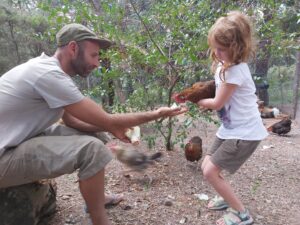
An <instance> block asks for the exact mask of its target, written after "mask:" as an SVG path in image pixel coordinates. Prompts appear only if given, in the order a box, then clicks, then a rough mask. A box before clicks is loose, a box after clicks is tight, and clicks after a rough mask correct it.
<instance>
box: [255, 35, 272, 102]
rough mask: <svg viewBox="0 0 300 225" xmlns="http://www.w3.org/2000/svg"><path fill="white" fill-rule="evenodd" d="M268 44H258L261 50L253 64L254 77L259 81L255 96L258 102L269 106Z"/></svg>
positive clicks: (265, 41) (263, 41)
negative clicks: (260, 101)
mask: <svg viewBox="0 0 300 225" xmlns="http://www.w3.org/2000/svg"><path fill="white" fill-rule="evenodd" d="M269 44H270V41H269V40H262V41H261V42H260V43H259V49H260V50H261V52H260V54H259V56H258V59H257V60H256V62H255V72H254V75H255V76H257V77H260V78H261V79H260V81H259V82H258V83H257V84H256V89H257V95H258V97H259V99H260V100H262V101H264V105H265V106H267V105H269V93H268V87H269V86H268V85H267V74H268V69H269V59H270V54H269V52H268V50H267V48H266V46H267V45H269Z"/></svg>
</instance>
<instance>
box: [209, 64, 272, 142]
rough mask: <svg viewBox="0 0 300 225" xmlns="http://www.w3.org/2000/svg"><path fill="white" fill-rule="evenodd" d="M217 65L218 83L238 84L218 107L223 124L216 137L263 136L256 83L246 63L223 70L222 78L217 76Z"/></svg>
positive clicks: (217, 72)
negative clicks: (227, 99)
mask: <svg viewBox="0 0 300 225" xmlns="http://www.w3.org/2000/svg"><path fill="white" fill-rule="evenodd" d="M220 69H221V66H219V67H218V69H217V70H216V73H215V82H216V87H217V90H216V91H218V87H219V85H220V84H221V83H222V82H226V83H229V84H235V85H237V88H236V90H235V91H234V93H233V95H232V96H231V98H230V99H229V101H228V102H226V103H225V105H224V107H223V108H222V109H221V110H219V111H218V116H219V117H220V119H221V121H222V125H221V126H220V128H219V129H218V131H217V134H216V135H217V137H219V138H221V139H241V140H262V139H264V138H265V137H267V136H268V132H267V130H266V128H265V127H264V125H263V122H262V119H261V116H260V113H259V111H258V106H257V103H256V102H257V96H256V95H255V90H256V89H255V84H254V81H253V79H252V76H251V73H250V70H249V67H248V65H247V64H246V63H240V64H238V65H234V66H232V67H230V68H228V69H227V70H226V71H225V81H223V80H221V79H220V76H219V74H220Z"/></svg>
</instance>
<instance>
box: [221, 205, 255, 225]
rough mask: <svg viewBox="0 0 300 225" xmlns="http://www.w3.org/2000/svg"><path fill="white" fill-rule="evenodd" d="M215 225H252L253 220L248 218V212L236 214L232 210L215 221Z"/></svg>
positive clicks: (236, 212)
mask: <svg viewBox="0 0 300 225" xmlns="http://www.w3.org/2000/svg"><path fill="white" fill-rule="evenodd" d="M216 224H217V225H221V224H222V225H223V224H225V225H250V224H253V218H252V217H251V216H250V214H249V211H248V210H245V211H244V212H238V211H236V210H234V209H232V208H229V209H228V213H227V214H225V215H224V216H223V217H222V218H221V219H219V220H217V223H216Z"/></svg>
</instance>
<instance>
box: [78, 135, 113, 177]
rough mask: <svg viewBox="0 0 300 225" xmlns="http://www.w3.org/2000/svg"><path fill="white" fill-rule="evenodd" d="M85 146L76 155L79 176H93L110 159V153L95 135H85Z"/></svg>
mask: <svg viewBox="0 0 300 225" xmlns="http://www.w3.org/2000/svg"><path fill="white" fill-rule="evenodd" d="M85 142H86V144H85V146H84V148H82V149H81V151H80V154H79V155H78V168H79V174H78V176H79V178H80V180H81V179H86V178H89V177H91V176H94V175H95V174H96V173H98V172H99V171H100V170H103V169H104V168H105V166H106V165H107V164H108V163H109V162H110V161H111V159H112V153H111V151H110V150H109V149H108V148H107V147H106V146H105V145H104V143H103V142H102V141H101V140H99V139H97V138H95V137H86V138H85Z"/></svg>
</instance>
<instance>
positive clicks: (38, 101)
mask: <svg viewBox="0 0 300 225" xmlns="http://www.w3.org/2000/svg"><path fill="white" fill-rule="evenodd" d="M56 38H57V46H58V48H57V50H56V52H55V54H54V56H52V57H48V56H46V55H45V54H42V55H41V56H40V57H37V58H34V59H31V60H29V61H28V62H26V63H24V64H21V65H19V66H17V67H15V68H13V69H11V70H10V71H8V72H7V73H5V74H4V75H3V76H2V77H0V105H1V107H0V188H3V187H9V186H14V185H20V184H25V183H29V182H33V181H36V180H39V179H44V178H52V177H57V176H60V175H62V174H66V173H72V172H74V171H75V170H77V169H78V171H79V172H78V177H79V188H80V192H81V194H82V196H83V198H84V200H85V202H86V205H87V208H88V210H89V213H90V216H91V219H92V222H93V224H94V225H109V224H110V222H109V221H108V218H107V215H106V212H105V209H104V202H105V196H104V168H105V165H106V164H107V163H108V162H109V161H110V160H111V159H112V155H111V152H110V150H109V149H107V148H106V146H105V145H104V143H103V142H102V141H101V140H99V139H98V138H96V137H95V136H93V135H87V133H89V134H94V133H95V132H100V131H107V132H110V133H111V134H113V135H114V136H115V137H117V138H118V139H120V140H122V141H124V142H129V139H128V138H127V137H126V136H125V132H126V131H127V129H128V128H130V127H133V126H136V125H139V124H142V123H146V122H148V121H151V120H155V119H158V118H160V117H168V116H175V115H178V114H181V113H184V112H186V109H185V108H176V109H172V108H169V107H161V108H159V109H157V110H154V111H149V112H140V113H127V114H109V113H107V112H105V111H104V110H103V109H102V108H101V107H100V106H99V105H97V104H96V103H95V102H93V101H92V100H91V99H89V98H87V97H84V96H83V95H82V94H81V92H80V91H79V90H78V88H77V87H76V85H75V84H74V83H73V81H72V80H71V77H72V76H75V75H77V74H78V75H80V76H82V77H86V76H88V74H89V73H90V72H92V70H93V69H95V68H97V67H98V66H99V50H100V49H101V48H108V47H109V46H110V44H111V43H110V41H108V40H105V39H101V38H98V37H97V36H96V35H95V33H93V32H92V31H90V30H89V29H88V28H86V27H85V26H82V25H80V24H69V25H66V26H64V27H63V28H62V29H61V30H60V31H59V32H58V33H57V35H56ZM60 118H62V119H63V121H64V123H65V125H66V126H67V127H66V126H61V125H57V124H56V123H55V122H57V121H58V120H59V119H60ZM73 128H74V129H73Z"/></svg>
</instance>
